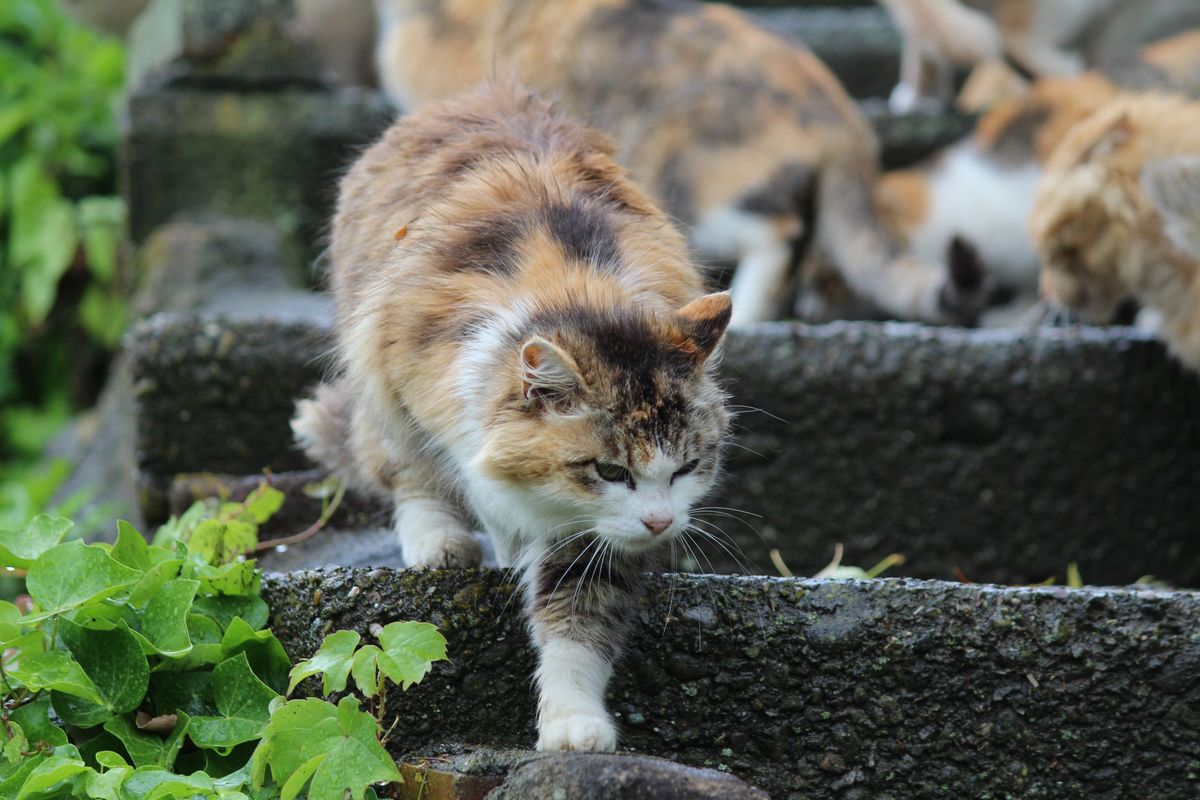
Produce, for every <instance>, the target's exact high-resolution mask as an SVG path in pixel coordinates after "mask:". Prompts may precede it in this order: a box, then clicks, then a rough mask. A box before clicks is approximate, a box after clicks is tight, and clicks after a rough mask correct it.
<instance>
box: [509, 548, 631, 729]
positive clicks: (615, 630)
mask: <svg viewBox="0 0 1200 800" xmlns="http://www.w3.org/2000/svg"><path fill="white" fill-rule="evenodd" d="M550 551H551V552H550V555H548V556H547V557H546V558H545V559H543V560H542V561H541V562H539V563H537V564H535V565H533V566H532V567H530V568H529V571H528V572H527V574H526V581H527V587H526V591H527V593H528V594H527V597H528V608H529V623H530V631H531V633H532V635H533V641H534V644H535V645H536V646H537V649H538V667H537V685H538V742H537V747H538V749H539V750H614V749H615V748H616V746H617V729H616V725H615V724H614V723H613V720H612V717H611V716H610V715H609V713H608V710H607V709H606V708H605V707H604V693H605V690H606V689H607V687H608V682H609V680H610V678H611V677H612V673H613V663H614V661H616V659H617V658H618V657H619V655H620V653H621V650H622V648H623V646H624V642H625V638H626V635H627V632H628V629H629V627H630V624H631V622H632V619H633V614H634V605H635V603H636V600H637V597H638V595H639V594H640V592H641V591H642V584H643V580H642V570H643V569H644V565H643V564H642V562H641V561H639V560H636V559H634V560H631V559H626V558H624V557H620V556H618V555H616V554H612V553H609V554H606V553H605V552H604V551H603V550H602V545H601V544H600V543H597V542H588V543H580V544H577V545H575V546H567V547H560V548H558V549H557V550H554V548H553V547H551V548H550Z"/></svg>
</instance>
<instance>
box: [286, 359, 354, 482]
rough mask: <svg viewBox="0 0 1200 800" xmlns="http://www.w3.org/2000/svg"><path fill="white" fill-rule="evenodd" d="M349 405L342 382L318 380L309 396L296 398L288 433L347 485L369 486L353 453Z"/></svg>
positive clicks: (350, 408)
mask: <svg viewBox="0 0 1200 800" xmlns="http://www.w3.org/2000/svg"><path fill="white" fill-rule="evenodd" d="M352 416H353V405H352V403H351V401H350V395H349V392H348V391H347V388H346V385H345V383H343V382H341V381H337V382H334V383H322V384H319V385H318V386H317V389H316V391H315V392H314V393H313V396H312V397H310V398H308V399H305V400H299V401H297V402H296V415H295V416H294V417H292V434H293V436H295V438H296V443H297V444H299V445H300V447H301V448H303V450H304V453H305V455H307V456H308V457H309V459H311V460H312V461H313V462H315V463H316V464H318V465H319V466H321V467H322V468H324V469H326V470H328V471H329V472H330V474H332V475H334V476H336V477H338V478H340V479H341V480H342V481H344V482H345V483H346V485H347V486H349V487H351V488H355V489H359V490H362V489H364V488H370V487H369V486H367V484H368V482H367V481H366V480H364V477H363V475H362V472H361V470H360V469H359V467H358V461H357V459H356V458H355V455H354V447H353V441H354V437H353V435H352V424H353V419H352Z"/></svg>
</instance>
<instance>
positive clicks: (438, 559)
mask: <svg viewBox="0 0 1200 800" xmlns="http://www.w3.org/2000/svg"><path fill="white" fill-rule="evenodd" d="M400 552H401V555H402V556H403V557H404V563H405V564H407V565H408V566H409V567H427V568H429V569H464V568H466V567H478V566H479V565H480V564H481V563H482V562H483V549H482V548H481V547H480V545H479V542H478V541H476V539H475V537H474V536H472V535H471V534H470V533H468V532H467V531H461V530H448V531H426V532H423V533H422V534H421V535H420V536H415V537H401V543H400Z"/></svg>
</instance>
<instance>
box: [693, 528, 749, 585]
mask: <svg viewBox="0 0 1200 800" xmlns="http://www.w3.org/2000/svg"><path fill="white" fill-rule="evenodd" d="M695 521H696V522H698V523H700V524H708V525H712V523H711V522H709V523H704V522H703V521H702V520H695ZM714 527H716V526H714ZM690 529H691V530H693V531H695V532H696V533H699V534H701V535H703V536H704V537H706V538H708V539H711V540H712V542H713V543H714V544H716V545H717V546H718V547H720V548H721V549H722V550H723V551H724V552H725V554H726V555H728V556H729V557H730V558H732V559H733V561H734V563H735V564H737V566H738V569H740V570H741V571H742V573H743V574H745V575H755V574H758V573H760V572H761V570H759V569H756V568H755V567H754V566H753V565H752V564H751V563H750V561H751V559H750V557H749V556H747V555H746V553H745V552H744V551H742V549H741V547H739V546H738V544H737V542H734V541H733V540H732V539H730V538H729V534H727V533H725V531H722V530H721V529H720V528H717V530H719V531H721V534H722V535H723V536H725V538H726V539H729V542H728V543H726V542H724V541H722V540H721V539H719V538H717V536H716V535H715V534H713V533H712V532H710V531H707V530H705V529H703V528H697V527H695V526H691V528H690Z"/></svg>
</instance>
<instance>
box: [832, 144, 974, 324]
mask: <svg viewBox="0 0 1200 800" xmlns="http://www.w3.org/2000/svg"><path fill="white" fill-rule="evenodd" d="M872 185H873V177H872V176H871V175H869V174H865V173H864V172H863V171H862V170H860V169H855V168H853V167H850V166H842V167H841V168H838V169H831V170H828V171H827V172H826V173H825V174H823V175H822V176H821V184H820V193H821V194H820V198H819V203H818V208H819V209H820V211H819V214H818V218H817V243H818V246H819V247H820V248H821V254H822V256H823V257H824V258H825V259H826V260H827V261H828V262H829V263H830V264H831V265H832V266H833V267H834V268H835V269H836V270H837V271H838V272H839V273H840V274H841V276H842V278H843V279H844V280H845V281H846V284H847V285H848V286H849V287H850V288H851V289H852V290H853V291H854V292H855V294H857V295H858V296H859V297H861V298H863V299H864V300H867V301H868V302H870V303H872V304H873V305H874V306H876V307H877V308H878V309H879V310H880V311H882V312H884V313H885V314H887V315H889V316H892V317H895V318H896V319H902V320H917V321H921V322H928V323H933V324H942V325H945V324H949V325H974V324H976V323H977V322H978V320H979V315H980V314H982V313H983V311H984V310H985V309H986V307H987V301H988V296H989V294H990V291H991V287H990V285H989V284H990V281H989V280H988V276H987V274H986V270H985V268H984V266H983V264H982V262H980V261H979V260H978V259H959V258H948V259H947V263H945V264H933V263H928V262H925V261H923V260H921V259H918V258H915V257H913V256H911V255H908V254H907V253H906V252H905V249H906V247H905V244H904V243H903V242H902V241H901V240H900V238H899V237H898V236H897V235H895V234H894V233H893V232H892V231H890V230H889V229H888V228H887V226H885V225H884V223H883V220H882V219H881V218H880V215H879V212H878V209H877V208H876V205H875V198H874V193H873V190H872Z"/></svg>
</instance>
